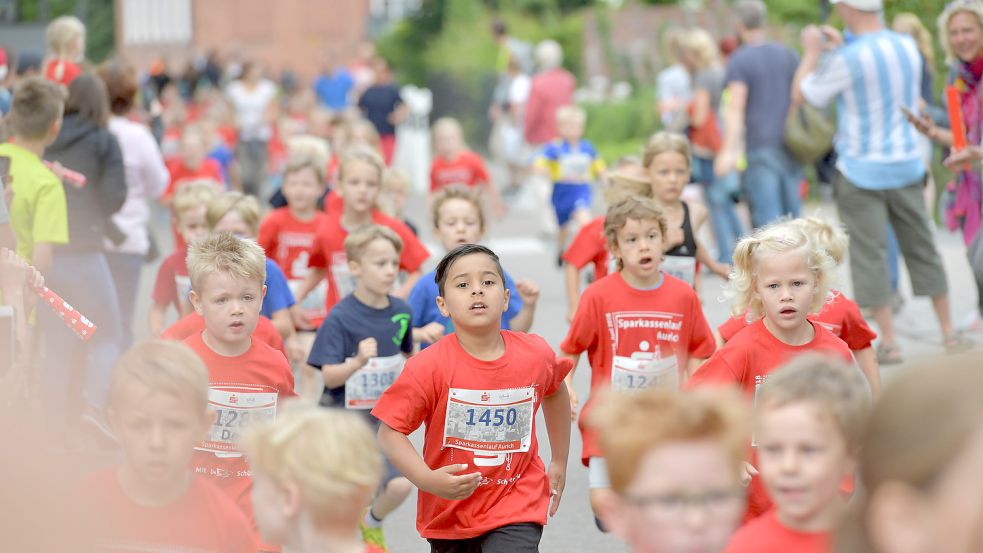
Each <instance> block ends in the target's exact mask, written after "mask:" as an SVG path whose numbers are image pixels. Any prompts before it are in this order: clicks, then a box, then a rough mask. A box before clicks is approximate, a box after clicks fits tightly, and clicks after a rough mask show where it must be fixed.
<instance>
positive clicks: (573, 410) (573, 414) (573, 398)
mask: <svg viewBox="0 0 983 553" xmlns="http://www.w3.org/2000/svg"><path fill="white" fill-rule="evenodd" d="M563 383H564V384H566V385H567V395H568V396H570V420H572V421H576V420H577V409H579V408H580V402H579V401H577V391H576V390H574V389H573V382H570V381H569V380H564V381H563Z"/></svg>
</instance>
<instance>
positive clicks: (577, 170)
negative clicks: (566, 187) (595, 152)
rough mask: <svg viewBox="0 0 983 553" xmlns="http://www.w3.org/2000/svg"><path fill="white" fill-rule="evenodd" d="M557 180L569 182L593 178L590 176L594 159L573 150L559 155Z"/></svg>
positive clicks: (583, 181)
mask: <svg viewBox="0 0 983 553" xmlns="http://www.w3.org/2000/svg"><path fill="white" fill-rule="evenodd" d="M558 163H559V172H560V175H559V181H560V182H570V183H585V182H590V181H591V180H593V179H592V178H591V165H592V164H593V163H594V159H593V158H591V157H590V156H589V155H587V154H584V153H580V152H575V153H570V154H564V155H562V156H560V159H559V160H558Z"/></svg>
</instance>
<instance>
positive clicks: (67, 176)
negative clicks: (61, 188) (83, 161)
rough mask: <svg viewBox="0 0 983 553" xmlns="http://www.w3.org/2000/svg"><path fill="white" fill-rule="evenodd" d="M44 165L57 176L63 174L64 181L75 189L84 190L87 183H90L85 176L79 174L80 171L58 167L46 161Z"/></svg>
mask: <svg viewBox="0 0 983 553" xmlns="http://www.w3.org/2000/svg"><path fill="white" fill-rule="evenodd" d="M44 164H45V165H46V166H47V167H48V169H51V171H52V172H54V173H55V174H56V175H57V174H59V173H61V178H62V180H64V181H65V182H67V183H68V184H70V185H72V186H74V187H75V188H84V187H85V185H86V183H88V182H89V179H87V178H85V175H83V174H82V173H79V172H78V171H72V170H71V169H69V168H68V167H57V166H55V164H54V163H52V162H50V161H45V162H44Z"/></svg>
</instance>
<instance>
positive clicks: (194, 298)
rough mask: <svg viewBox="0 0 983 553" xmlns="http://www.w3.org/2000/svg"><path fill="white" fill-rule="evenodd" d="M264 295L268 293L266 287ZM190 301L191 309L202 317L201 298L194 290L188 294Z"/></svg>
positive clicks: (264, 287)
mask: <svg viewBox="0 0 983 553" xmlns="http://www.w3.org/2000/svg"><path fill="white" fill-rule="evenodd" d="M263 293H264V294H265V293H266V286H263ZM188 299H189V300H190V301H191V307H193V308H194V309H195V313H197V314H199V315H201V314H202V313H201V296H199V295H198V292H195V291H194V290H193V289H192V290H191V293H189V294H188Z"/></svg>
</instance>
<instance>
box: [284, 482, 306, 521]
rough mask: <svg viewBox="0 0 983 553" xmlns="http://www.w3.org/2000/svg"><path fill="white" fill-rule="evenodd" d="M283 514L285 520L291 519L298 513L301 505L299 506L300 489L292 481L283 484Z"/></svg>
mask: <svg viewBox="0 0 983 553" xmlns="http://www.w3.org/2000/svg"><path fill="white" fill-rule="evenodd" d="M281 490H282V492H283V500H284V501H283V509H284V512H283V514H284V515H285V516H286V517H287V518H293V517H294V516H296V515H297V513H299V512H300V511H301V510H302V508H303V505H302V504H301V497H300V488H299V487H298V486H297V483H296V482H294V481H292V480H287V481H286V482H284V483H283V487H282V489H281Z"/></svg>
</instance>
